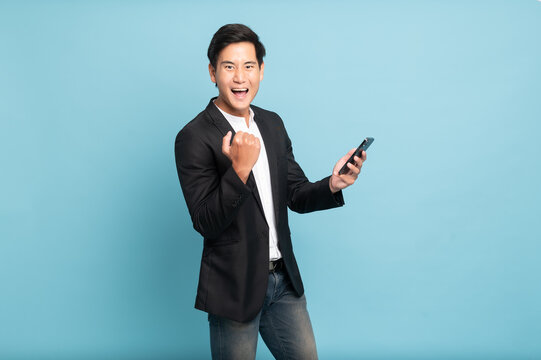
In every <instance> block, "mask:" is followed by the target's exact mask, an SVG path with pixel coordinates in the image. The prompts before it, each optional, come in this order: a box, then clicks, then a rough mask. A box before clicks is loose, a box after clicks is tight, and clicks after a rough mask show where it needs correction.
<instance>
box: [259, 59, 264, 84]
mask: <svg viewBox="0 0 541 360" xmlns="http://www.w3.org/2000/svg"><path fill="white" fill-rule="evenodd" d="M264 71H265V63H264V62H262V63H261V66H260V67H259V81H261V80H263V72H264Z"/></svg>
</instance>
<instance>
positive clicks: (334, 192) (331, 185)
mask: <svg viewBox="0 0 541 360" xmlns="http://www.w3.org/2000/svg"><path fill="white" fill-rule="evenodd" d="M332 178H333V177H332V175H331V177H330V178H329V189H330V190H331V193H333V194H336V193H337V192H339V191H340V189H338V188H336V187H334V186H333V184H332Z"/></svg>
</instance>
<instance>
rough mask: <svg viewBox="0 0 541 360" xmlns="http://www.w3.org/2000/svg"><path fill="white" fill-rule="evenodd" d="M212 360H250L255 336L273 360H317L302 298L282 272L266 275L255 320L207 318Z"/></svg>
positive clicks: (310, 326) (253, 353) (255, 345)
mask: <svg viewBox="0 0 541 360" xmlns="http://www.w3.org/2000/svg"><path fill="white" fill-rule="evenodd" d="M208 318H209V327H210V348H211V352H212V359H214V360H244V359H246V360H253V359H255V355H256V348H257V338H258V333H261V337H262V338H263V341H265V344H266V345H267V347H268V348H269V350H270V351H271V353H272V354H273V355H274V357H275V358H276V359H284V360H285V359H294V360H314V359H317V351H316V343H315V339H314V332H313V331H312V324H311V323H310V317H309V315H308V311H307V310H306V298H305V296H304V295H303V296H301V297H298V296H297V295H296V294H295V292H294V290H293V288H292V287H291V283H290V281H289V278H288V276H287V273H286V272H285V271H283V270H278V271H275V272H270V273H269V284H268V286H267V293H266V295H265V301H264V303H263V308H262V309H261V311H260V312H259V314H257V316H256V317H255V319H253V320H252V321H250V322H246V323H240V322H236V321H233V320H229V319H225V318H222V317H219V316H216V315H212V314H209V317H208Z"/></svg>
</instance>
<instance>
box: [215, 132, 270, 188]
mask: <svg viewBox="0 0 541 360" xmlns="http://www.w3.org/2000/svg"><path fill="white" fill-rule="evenodd" d="M231 135H232V133H231V131H228V132H227V134H226V135H225V136H224V138H223V140H222V152H223V153H224V155H225V156H227V157H228V158H229V160H231V162H232V163H233V170H235V172H236V173H237V175H238V176H239V178H240V179H241V180H242V182H243V183H245V184H246V181H248V176H249V175H250V171H252V168H253V167H254V165H255V163H256V161H257V158H258V157H259V151H260V150H261V143H260V142H259V139H258V138H256V137H255V136H254V135H252V134H248V133H245V132H242V131H239V132H237V133H236V134H235V137H234V138H233V142H231ZM229 144H231V145H229Z"/></svg>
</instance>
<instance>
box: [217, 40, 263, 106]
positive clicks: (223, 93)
mask: <svg viewBox="0 0 541 360" xmlns="http://www.w3.org/2000/svg"><path fill="white" fill-rule="evenodd" d="M263 69H264V64H261V67H259V64H258V63H257V57H256V53H255V47H254V44H252V43H250V42H239V43H233V44H230V45H228V46H226V47H225V48H224V49H223V50H222V51H221V52H220V55H219V56H218V61H217V63H216V69H214V68H213V67H212V65H210V64H209V73H210V79H211V80H212V82H214V83H216V84H217V85H218V91H219V94H218V99H216V102H215V104H216V105H217V106H218V107H220V109H222V110H223V111H225V112H226V113H229V114H231V115H235V116H248V114H249V113H250V110H249V109H250V103H251V102H252V100H253V99H254V97H255V95H256V94H257V91H258V90H259V82H260V81H261V80H263Z"/></svg>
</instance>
